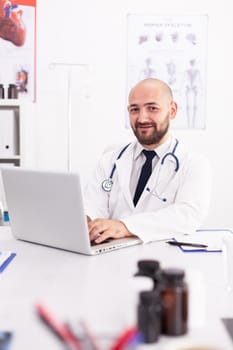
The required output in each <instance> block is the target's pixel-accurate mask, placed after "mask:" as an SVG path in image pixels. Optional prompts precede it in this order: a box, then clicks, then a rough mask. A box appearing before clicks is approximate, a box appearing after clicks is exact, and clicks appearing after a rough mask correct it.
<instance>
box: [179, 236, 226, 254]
mask: <svg viewBox="0 0 233 350" xmlns="http://www.w3.org/2000/svg"><path fill="white" fill-rule="evenodd" d="M172 240H173V241H174V242H178V241H177V240H176V239H175V238H172ZM182 241H183V238H182ZM192 241H193V237H192ZM185 242H186V243H189V240H188V239H185ZM190 244H191V241H190ZM207 245H208V244H207ZM177 247H178V248H179V249H180V250H181V251H182V252H184V253H221V252H222V249H221V248H220V247H218V246H214V245H212V246H211V245H210V246H207V248H200V247H191V246H182V245H177Z"/></svg>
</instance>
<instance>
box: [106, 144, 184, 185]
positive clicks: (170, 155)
mask: <svg viewBox="0 0 233 350" xmlns="http://www.w3.org/2000/svg"><path fill="white" fill-rule="evenodd" d="M178 144H179V141H178V140H177V139H176V143H175V146H174V147H173V150H172V151H171V152H168V153H166V154H165V155H164V156H163V158H162V159H161V163H160V164H161V165H163V164H164V162H165V160H166V158H167V157H173V158H174V159H175V163H176V166H175V172H177V171H178V170H179V167H180V164H179V159H178V157H177V156H176V155H175V152H176V148H177V146H178ZM129 145H130V143H128V144H127V145H126V146H125V147H124V148H122V150H121V151H120V153H119V154H118V156H117V159H116V161H117V160H118V159H120V158H121V157H122V155H123V153H124V152H125V150H126V149H127V148H128V146H129ZM115 171H116V162H115V163H114V164H113V167H112V170H111V173H110V176H109V178H108V179H106V180H104V181H103V182H102V189H103V190H104V191H106V192H110V191H111V189H112V185H113V175H114V173H115Z"/></svg>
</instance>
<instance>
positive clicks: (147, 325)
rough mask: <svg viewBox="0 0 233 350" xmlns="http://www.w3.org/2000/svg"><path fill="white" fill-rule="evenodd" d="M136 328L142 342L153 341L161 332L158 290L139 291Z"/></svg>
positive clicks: (156, 339)
mask: <svg viewBox="0 0 233 350" xmlns="http://www.w3.org/2000/svg"><path fill="white" fill-rule="evenodd" d="M137 329H138V331H139V333H140V335H141V336H142V342H144V343H155V342H157V341H158V339H159V335H160V333H161V299H160V293H159V291H158V290H152V291H151V290H148V291H143V292H140V293H139V303H138V307H137Z"/></svg>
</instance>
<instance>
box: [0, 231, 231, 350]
mask: <svg viewBox="0 0 233 350" xmlns="http://www.w3.org/2000/svg"><path fill="white" fill-rule="evenodd" d="M203 234H204V233H203ZM208 234H210V232H208ZM211 234H213V235H215V237H217V236H219V237H220V236H222V234H225V233H224V232H223V233H222V232H220V233H219V232H215V231H213V232H211ZM0 244H1V250H11V251H14V252H15V253H16V254H17V255H16V257H15V259H14V260H13V261H12V262H11V263H10V265H9V266H8V267H7V268H6V270H5V271H4V272H3V273H1V274H0V284H1V288H0V310H1V317H0V330H10V331H13V333H14V340H13V342H12V346H11V348H10V349H12V350H18V349H33V350H37V349H38V350H39V349H40V350H41V349H43V350H47V349H48V350H50V349H53V350H60V349H63V347H62V345H61V344H60V343H59V342H58V341H57V339H56V338H55V337H54V336H53V334H51V333H50V332H49V331H48V330H47V328H45V326H44V325H43V324H41V322H40V321H39V319H38V316H37V314H36V312H35V304H36V303H37V302H43V303H44V304H45V305H46V306H48V308H49V310H51V311H52V312H53V313H54V314H55V315H56V316H57V318H58V319H59V320H61V321H67V320H68V321H71V322H72V324H73V325H76V324H77V326H78V322H79V321H80V320H81V319H82V320H85V321H86V322H87V324H88V325H89V327H90V329H92V330H93V331H94V333H95V334H97V335H100V334H107V335H119V334H120V333H121V332H122V330H123V329H124V328H125V327H127V326H132V325H134V324H135V320H136V305H137V300H138V292H139V291H140V290H145V289H148V288H149V287H150V281H149V280H148V279H146V278H143V277H137V278H136V277H133V275H134V273H135V272H136V270H137V262H138V260H141V259H156V260H158V261H159V262H160V264H161V266H162V267H180V268H184V269H185V272H186V277H187V278H186V279H187V282H188V286H189V290H190V310H189V311H190V319H189V332H188V334H187V335H186V336H183V337H178V338H174V337H172V338H171V337H164V336H162V337H161V338H160V341H159V342H158V343H156V344H153V349H154V350H157V349H158V350H168V349H169V350H170V349H172V350H175V349H178V347H177V346H176V345H177V343H178V344H183V343H184V344H186V343H187V342H189V343H190V344H205V345H212V346H213V345H215V347H216V346H217V347H218V349H223V350H228V349H229V350H232V348H233V343H232V342H231V339H230V337H229V336H228V333H227V332H226V330H225V328H224V326H223V324H222V322H221V321H220V319H221V318H222V317H233V294H230V293H228V292H226V290H225V287H224V276H223V259H222V254H221V253H183V252H182V251H181V250H180V249H179V248H178V247H174V246H170V245H168V244H166V243H165V242H154V243H150V244H145V245H138V246H134V247H128V248H124V249H120V250H117V251H112V252H110V253H105V254H102V255H98V256H84V255H80V254H76V253H70V252H66V251H62V250H58V249H54V248H49V247H44V246H41V245H36V244H32V243H27V242H23V241H19V240H15V239H13V238H12V236H11V233H10V228H9V227H1V228H0ZM148 347H150V346H147V348H148Z"/></svg>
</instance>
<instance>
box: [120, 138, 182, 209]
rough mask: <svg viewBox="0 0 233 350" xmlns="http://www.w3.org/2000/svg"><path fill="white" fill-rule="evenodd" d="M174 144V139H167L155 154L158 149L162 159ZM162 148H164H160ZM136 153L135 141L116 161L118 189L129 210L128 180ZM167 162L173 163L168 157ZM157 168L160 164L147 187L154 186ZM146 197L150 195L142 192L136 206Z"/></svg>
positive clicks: (131, 202) (130, 197)
mask: <svg viewBox="0 0 233 350" xmlns="http://www.w3.org/2000/svg"><path fill="white" fill-rule="evenodd" d="M175 142H176V140H175V138H173V137H169V139H168V140H167V141H166V142H165V143H164V144H163V145H160V146H159V147H157V149H156V152H157V150H158V149H159V156H160V157H163V156H164V154H166V153H167V152H172V150H173V148H174V145H175ZM162 146H164V147H162ZM178 147H179V146H178ZM142 149H143V148H142ZM136 151H137V152H138V142H137V141H135V142H133V143H131V144H130V145H129V147H128V148H127V149H126V150H125V152H124V153H123V154H122V156H121V157H120V158H119V159H117V160H116V170H117V174H118V179H119V184H120V187H121V189H122V192H123V194H124V196H125V198H126V200H127V202H128V204H129V206H130V207H131V208H132V207H134V204H133V199H132V196H131V192H130V178H131V171H132V164H133V160H134V157H135V153H136ZM175 154H176V152H175ZM168 160H169V161H172V162H175V161H174V159H173V157H169V158H168ZM168 160H167V161H168ZM159 167H161V165H160V162H159V164H157V166H156V167H155V168H154V170H153V172H152V175H151V177H150V179H149V182H148V186H150V185H152V186H154V183H155V179H156V176H157V173H158V170H159ZM171 169H172V171H174V169H173V167H172V168H171ZM148 195H150V194H149V192H147V191H144V192H143V194H142V196H141V197H140V199H139V202H138V204H139V203H140V202H142V201H143V200H144V199H145V198H146V196H148ZM136 208H137V207H136Z"/></svg>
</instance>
